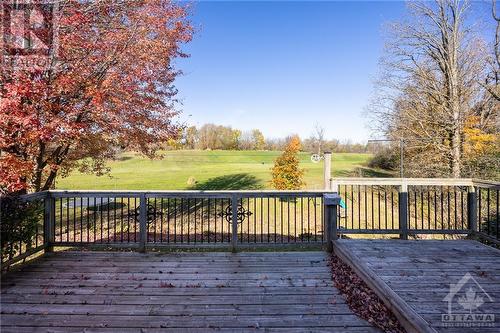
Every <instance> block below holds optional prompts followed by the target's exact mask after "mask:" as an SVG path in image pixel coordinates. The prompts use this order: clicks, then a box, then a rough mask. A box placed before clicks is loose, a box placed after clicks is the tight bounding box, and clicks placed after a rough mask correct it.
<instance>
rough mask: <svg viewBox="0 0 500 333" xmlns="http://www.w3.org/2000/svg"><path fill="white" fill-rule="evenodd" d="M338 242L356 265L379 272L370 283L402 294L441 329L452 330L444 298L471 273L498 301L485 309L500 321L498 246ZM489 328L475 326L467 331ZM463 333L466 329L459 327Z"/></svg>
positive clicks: (425, 242)
mask: <svg viewBox="0 0 500 333" xmlns="http://www.w3.org/2000/svg"><path fill="white" fill-rule="evenodd" d="M337 244H338V245H339V247H342V248H343V250H344V251H345V252H346V253H348V255H349V256H351V257H352V258H354V259H353V261H352V265H353V267H359V266H363V267H365V268H367V269H369V270H370V271H371V272H372V273H373V274H372V276H371V278H370V280H371V281H379V283H380V284H383V285H385V286H386V288H388V289H387V290H386V291H385V292H384V293H383V294H382V296H383V295H391V294H396V295H397V298H400V299H401V300H402V301H403V302H404V303H406V305H407V306H409V307H410V308H412V309H413V310H414V311H415V312H416V313H418V315H419V316H420V317H421V318H422V319H423V320H425V321H426V322H427V323H428V324H429V325H431V326H432V327H433V328H434V329H435V330H437V331H440V332H441V331H442V332H448V331H449V330H450V329H449V328H444V327H442V322H441V315H442V314H444V313H447V304H446V303H445V302H444V301H443V299H444V297H445V296H446V295H447V294H448V293H449V291H450V285H451V284H452V283H457V282H458V281H459V280H460V279H461V278H462V277H463V276H464V274H465V273H467V272H469V273H470V274H471V275H472V276H473V277H474V279H476V281H477V282H478V283H479V284H480V285H481V287H482V288H483V289H484V290H485V291H486V292H487V293H488V294H489V295H490V296H491V297H492V299H493V302H490V301H489V300H487V301H486V302H485V303H484V304H483V305H481V311H484V313H493V314H495V315H496V316H497V317H498V315H497V313H499V311H500V310H499V309H500V305H499V300H500V278H499V276H500V251H499V250H497V249H495V248H493V247H489V246H486V245H484V244H481V243H479V242H476V241H471V240H458V241H436V240H429V241H401V240H338V241H337ZM465 292H466V290H465V291H461V292H460V294H459V296H460V295H465ZM379 296H380V295H379ZM382 296H381V297H382ZM497 323H498V322H497ZM497 323H496V325H497ZM483 329H484V328H482V327H476V328H474V327H472V328H468V330H467V331H471V332H483ZM496 329H497V330H498V327H496ZM458 331H461V329H460V328H455V332H458Z"/></svg>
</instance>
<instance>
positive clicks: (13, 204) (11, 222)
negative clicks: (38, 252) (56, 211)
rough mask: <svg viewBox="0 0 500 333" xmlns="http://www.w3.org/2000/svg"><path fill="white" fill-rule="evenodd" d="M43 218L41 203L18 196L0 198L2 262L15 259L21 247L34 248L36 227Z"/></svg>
mask: <svg viewBox="0 0 500 333" xmlns="http://www.w3.org/2000/svg"><path fill="white" fill-rule="evenodd" d="M42 216H43V207H42V205H41V204H40V202H27V201H24V200H22V198H21V197H19V196H18V195H7V196H4V197H1V198H0V239H1V257H2V261H4V260H6V259H10V258H12V257H14V256H15V255H16V254H17V253H19V252H20V250H21V246H22V245H25V246H26V249H30V248H31V247H32V246H33V241H34V236H35V235H36V227H37V224H38V222H39V221H40V218H41V217H42Z"/></svg>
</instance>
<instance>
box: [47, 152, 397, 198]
mask: <svg viewBox="0 0 500 333" xmlns="http://www.w3.org/2000/svg"><path fill="white" fill-rule="evenodd" d="M162 154H163V159H158V160H150V159H147V158H144V157H141V156H139V155H138V154H135V153H130V152H128V153H123V154H122V155H121V156H120V157H119V158H118V159H117V160H113V161H109V162H108V166H109V167H110V168H111V173H110V175H107V176H101V177H97V176H94V175H88V174H82V173H79V172H73V173H72V174H71V175H69V176H68V177H66V178H61V177H59V178H58V179H57V182H56V188H57V189H95V190H110V189H112V190H142V189H148V190H184V189H207V190H208V189H213V190H216V189H266V188H270V186H269V180H270V177H271V171H270V169H271V167H272V166H273V162H274V160H275V159H276V157H277V156H278V155H279V154H280V152H277V151H197V150H181V151H166V152H163V153H162ZM370 156H371V155H370V154H350V153H338V154H333V158H332V168H333V175H332V176H333V177H347V176H358V177H359V176H368V177H369V176H372V177H373V176H388V175H387V174H384V173H381V172H379V171H376V170H372V169H369V168H367V167H366V166H365V164H366V163H367V161H368V160H369V158H370ZM300 160H301V166H302V167H303V168H304V169H305V170H306V172H305V181H306V184H307V185H306V188H307V189H321V188H322V186H323V185H322V182H323V180H322V179H323V176H322V174H323V169H322V168H323V163H317V164H315V163H312V162H311V160H310V154H308V153H301V154H300ZM189 179H191V183H189V181H188V180H189ZM193 180H194V181H195V183H194V184H193V183H192V181H193Z"/></svg>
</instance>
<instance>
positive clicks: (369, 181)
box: [332, 177, 473, 186]
mask: <svg viewBox="0 0 500 333" xmlns="http://www.w3.org/2000/svg"><path fill="white" fill-rule="evenodd" d="M332 183H334V184H336V185H337V186H338V185H394V186H401V185H402V184H405V185H406V186H414V185H437V186H439V185H441V186H473V180H472V179H470V178H359V177H358V178H356V177H348V178H332Z"/></svg>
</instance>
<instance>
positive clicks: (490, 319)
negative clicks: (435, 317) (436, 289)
mask: <svg viewBox="0 0 500 333" xmlns="http://www.w3.org/2000/svg"><path fill="white" fill-rule="evenodd" d="M443 301H444V302H447V303H448V311H447V312H446V313H444V314H442V315H441V323H442V326H445V327H462V328H464V327H494V326H495V315H494V314H493V313H491V311H488V310H491V309H492V306H493V305H494V304H495V303H494V301H493V298H492V297H491V296H490V295H489V294H488V293H487V292H486V291H485V290H484V288H483V287H482V286H481V285H480V284H479V283H478V282H477V280H476V279H475V278H474V277H473V276H472V275H471V274H470V273H466V274H465V275H464V276H463V277H462V278H461V279H460V280H459V281H458V282H457V283H456V284H455V283H452V284H450V291H449V293H448V294H447V295H446V296H445V297H444V298H443Z"/></svg>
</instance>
